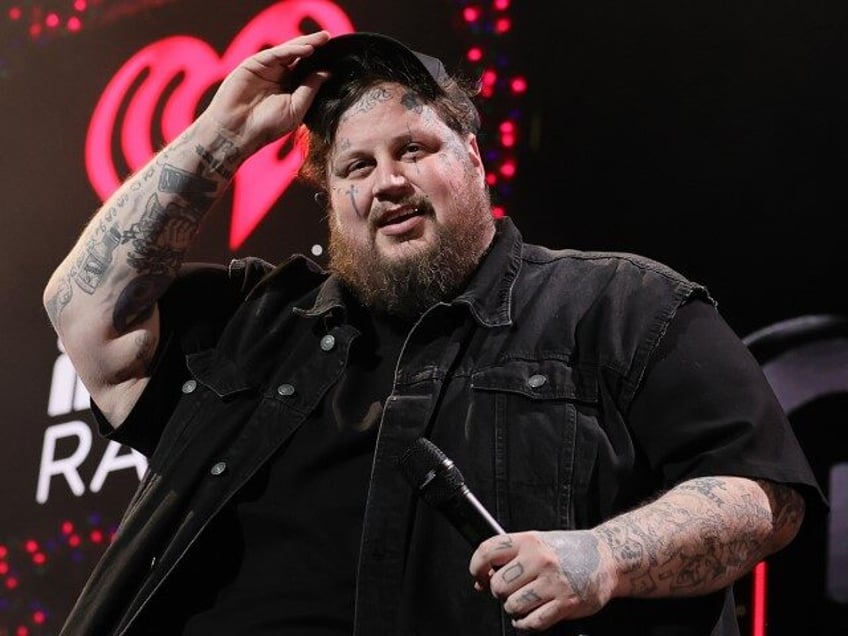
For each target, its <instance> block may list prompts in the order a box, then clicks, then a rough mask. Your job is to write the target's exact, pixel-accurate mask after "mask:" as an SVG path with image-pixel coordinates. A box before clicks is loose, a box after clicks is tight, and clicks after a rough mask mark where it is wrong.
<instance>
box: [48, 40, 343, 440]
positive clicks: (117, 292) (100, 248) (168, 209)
mask: <svg viewBox="0 0 848 636" xmlns="http://www.w3.org/2000/svg"><path fill="white" fill-rule="evenodd" d="M328 39H329V34H328V33H327V32H326V31H319V32H317V33H313V34H310V35H305V36H301V37H298V38H294V39H292V40H290V41H289V42H286V43H284V44H280V45H278V46H276V47H272V48H269V49H266V50H263V51H261V52H259V53H257V54H256V55H254V56H252V57H250V58H248V59H247V60H245V61H244V62H243V63H242V64H240V65H239V66H238V67H237V68H236V69H235V70H234V71H233V72H232V73H230V75H229V76H228V77H227V78H226V79H225V80H224V82H222V84H221V87H220V88H219V89H218V91H217V92H216V94H215V96H214V98H213V99H212V101H211V102H210V105H209V107H208V108H207V109H206V111H205V112H204V113H203V114H202V115H201V116H200V117H198V119H197V120H196V121H195V122H194V123H193V124H192V125H191V126H189V128H188V129H187V130H186V131H185V132H184V133H183V134H182V135H181V136H180V137H179V138H178V139H176V140H175V141H173V142H172V143H170V144H169V145H168V146H166V147H165V148H164V149H163V150H162V151H161V152H160V153H159V154H158V155H157V156H156V157H154V158H153V159H152V160H151V161H150V163H148V165H147V166H145V167H144V168H143V169H142V170H140V171H139V172H138V173H137V174H136V175H134V176H133V177H132V178H130V179H129V180H128V181H127V182H126V183H124V184H123V185H122V186H121V187H120V188H119V189H118V190H117V191H116V192H115V193H114V194H113V195H112V196H111V197H110V198H109V200H107V201H106V202H105V203H104V205H103V207H102V208H101V209H100V210H99V211H98V212H97V213H96V214H95V215H94V217H93V218H92V220H91V221H90V222H89V224H88V226H87V227H86V228H85V230H84V231H83V232H82V235H81V236H80V238H79V240H78V241H77V243H76V245H75V246H74V247H73V249H72V250H71V251H70V253H69V254H68V255H67V256H66V257H65V259H64V260H63V261H62V263H61V264H60V265H59V267H58V268H57V269H56V270H55V272H54V273H53V275H52V276H51V278H50V280H49V281H48V283H47V286H46V288H45V290H44V306H45V309H46V310H47V314H48V316H49V317H50V321H51V322H52V324H53V326H54V328H55V329H56V332H57V334H58V335H59V337H60V338H61V339H62V343H63V345H64V347H65V349H66V351H67V352H68V355H69V356H70V357H71V359H72V360H73V362H74V366H75V368H76V370H77V372H78V374H79V376H80V378H81V379H82V381H83V383H84V384H85V386H86V388H87V389H88V390H89V392H90V393H91V396H92V398H93V399H94V400H95V402H96V403H97V405H98V407H99V408H100V409H101V410H102V411H103V413H104V414H105V415H106V416H107V418H108V419H109V421H110V422H111V423H112V424H113V425H114V426H117V425H119V424H120V423H121V422H122V421H123V419H124V418H125V417H126V415H127V414H128V413H129V411H130V409H131V408H132V406H133V405H134V404H135V402H136V400H137V399H138V397H139V395H140V394H141V392H142V390H143V389H144V387H145V386H146V383H147V373H148V365H149V363H150V361H151V359H152V357H153V355H154V353H155V351H156V347H157V346H158V342H159V314H158V309H157V301H158V299H159V298H160V297H161V295H162V294H163V293H164V292H165V290H166V289H167V288H168V286H169V285H170V284H171V282H172V281H173V280H174V277H175V276H176V273H177V270H178V269H179V267H180V265H181V263H182V261H183V258H184V256H185V253H186V250H187V249H188V248H189V246H190V245H191V241H192V239H193V237H194V235H195V234H196V232H197V230H198V228H199V226H200V223H201V221H202V219H203V218H204V216H205V215H206V213H207V212H208V211H209V210H210V209H211V207H212V206H213V204H214V203H215V202H216V201H217V200H218V199H219V198H220V197H221V195H223V193H224V192H225V191H226V189H227V187H228V186H229V183H230V181H231V179H232V176H233V174H234V173H235V171H236V170H237V169H238V167H239V166H240V165H241V164H242V163H243V162H244V161H245V160H246V159H247V158H248V157H250V156H251V155H252V154H253V153H254V152H255V151H256V150H258V149H259V148H261V147H263V146H264V145H265V144H267V143H269V142H271V141H273V140H275V139H277V138H279V137H281V136H282V135H284V134H286V133H288V132H291V131H292V130H294V129H295V128H296V127H297V126H298V125H299V124H300V122H301V120H302V119H303V115H304V114H305V112H306V110H307V108H308V107H309V105H310V104H311V101H312V99H313V98H314V96H315V93H316V92H317V90H318V88H319V87H320V84H321V82H322V81H323V77H322V76H321V75H319V74H315V75H313V76H311V77H310V78H307V79H306V80H305V81H304V82H303V84H301V85H300V86H298V87H296V88H295V89H294V90H293V91H292V92H291V93H284V92H283V91H282V88H281V85H282V79H283V77H284V76H285V74H286V73H287V72H288V69H289V68H290V65H291V64H292V63H293V62H295V61H296V60H297V59H298V58H300V57H303V56H307V55H311V54H312V52H313V51H314V49H315V47H316V46H320V45H321V44H324V43H325V42H326V41H327V40H328Z"/></svg>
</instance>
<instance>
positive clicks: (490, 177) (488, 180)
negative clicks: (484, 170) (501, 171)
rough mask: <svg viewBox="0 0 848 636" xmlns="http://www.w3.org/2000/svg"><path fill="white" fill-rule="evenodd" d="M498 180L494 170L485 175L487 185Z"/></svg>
mask: <svg viewBox="0 0 848 636" xmlns="http://www.w3.org/2000/svg"><path fill="white" fill-rule="evenodd" d="M497 182H498V176H497V175H496V174H495V173H494V172H490V173H488V174H487V175H486V184H487V185H489V186H494V185H495V184H496V183H497Z"/></svg>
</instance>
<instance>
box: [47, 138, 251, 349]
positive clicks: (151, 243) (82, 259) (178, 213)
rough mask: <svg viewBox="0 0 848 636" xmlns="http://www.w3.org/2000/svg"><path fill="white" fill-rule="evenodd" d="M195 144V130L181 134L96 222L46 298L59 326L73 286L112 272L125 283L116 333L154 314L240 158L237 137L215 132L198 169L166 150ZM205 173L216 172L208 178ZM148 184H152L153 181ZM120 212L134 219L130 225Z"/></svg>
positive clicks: (92, 285) (91, 287) (94, 283)
mask: <svg viewBox="0 0 848 636" xmlns="http://www.w3.org/2000/svg"><path fill="white" fill-rule="evenodd" d="M191 143H192V135H191V134H190V133H189V134H185V135H183V136H182V137H181V138H180V139H179V140H178V141H176V142H175V143H174V144H173V146H172V147H171V148H170V149H168V150H166V151H163V153H161V154H160V155H159V156H158V157H157V158H156V160H155V161H154V162H153V163H151V165H150V166H149V167H148V168H147V169H146V170H145V171H144V172H142V173H139V174H138V175H137V176H136V177H135V179H134V180H133V181H131V182H129V183H128V184H127V186H126V187H125V188H124V189H123V190H122V192H121V194H119V195H118V196H117V197H116V198H115V199H114V200H113V201H112V203H111V204H110V207H109V208H108V209H105V210H104V211H101V213H100V215H99V216H98V217H95V219H94V220H93V221H92V223H91V224H90V226H89V228H88V229H87V232H86V235H85V236H84V237H83V239H82V240H81V242H80V243H79V244H78V245H79V246H78V248H77V253H76V257H75V259H74V260H73V262H72V264H71V266H70V268H69V270H68V272H67V274H66V275H65V276H62V277H59V278H58V279H57V280H58V283H57V285H58V286H57V290H56V293H55V294H54V295H53V297H52V298H50V299H49V300H48V301H47V303H46V304H47V312H48V315H49V316H50V319H51V322H53V324H54V325H57V328H58V324H59V315H60V314H61V312H62V310H63V309H64V308H65V307H66V306H67V305H68V304H69V303H70V302H71V300H72V298H73V295H74V287H78V288H79V289H80V290H82V291H83V292H84V293H85V294H88V295H91V294H94V293H95V292H96V291H97V290H98V289H99V288H100V287H102V286H103V285H104V284H105V283H106V281H108V280H110V277H111V283H110V284H112V285H120V284H121V278H124V279H125V280H126V283H125V285H124V287H123V289H119V290H117V301H116V303H115V308H114V312H113V317H112V323H113V326H114V327H115V329H117V330H118V332H120V333H123V332H125V331H126V330H127V329H128V328H130V327H131V326H132V325H133V324H135V323H137V322H138V321H139V320H143V319H144V318H146V317H148V316H149V315H150V312H151V311H152V310H153V307H154V305H155V302H156V300H157V299H158V298H159V296H160V295H161V294H162V292H163V291H164V289H165V288H166V287H167V286H168V285H169V284H170V282H171V281H172V280H173V277H174V276H175V274H176V272H177V270H178V268H179V266H180V263H181V262H182V259H183V256H184V254H185V252H186V250H187V249H188V247H189V245H190V243H191V240H192V239H193V237H194V235H195V234H196V233H197V230H198V228H199V225H200V221H201V219H202V218H203V216H204V215H205V213H206V212H207V211H208V210H209V208H210V207H211V206H212V203H213V202H214V201H215V199H216V197H217V194H218V192H219V188H220V186H221V184H220V177H224V178H225V179H226V178H229V177H231V176H232V174H233V172H234V171H235V169H236V167H237V165H238V162H239V160H240V158H241V156H242V150H241V149H240V148H239V147H238V146H237V145H236V144H235V143H234V142H232V141H230V140H227V139H226V138H224V137H223V136H221V135H218V137H217V138H216V140H215V141H214V142H213V143H212V144H210V145H209V146H208V147H204V146H201V145H199V144H197V145H195V146H194V150H193V151H194V153H195V154H196V155H198V156H199V157H200V158H201V160H202V161H203V162H204V166H203V167H202V168H201V169H199V171H198V173H197V174H196V173H192V172H188V171H186V170H182V169H180V168H177V167H176V166H174V165H172V164H171V163H170V162H169V156H172V155H173V154H174V153H176V152H177V151H180V152H185V150H183V148H185V149H186V150H189V149H190V148H191V146H190V145H189V144H191ZM189 151H190V150H189ZM204 174H206V175H209V176H210V177H212V176H213V175H217V176H216V177H215V178H208V177H206V176H203V175H204ZM151 184H154V187H153V188H150V187H149V186H150V185H151ZM165 197H167V200H165ZM163 201H165V202H164V203H163ZM139 205H142V206H143V208H142V209H140V210H139V212H140V215H138V212H136V211H135V210H134V208H137V207H138V206H139ZM122 218H123V219H135V220H130V222H129V223H128V225H126V224H124V223H126V222H123V223H122V221H121V219H122ZM124 246H126V250H127V251H126V256H125V259H126V260H125V263H126V265H128V266H129V270H123V273H118V272H119V271H121V270H117V269H115V265H116V263H120V262H121V260H120V259H119V258H117V257H116V254H117V253H118V250H120V249H122V248H123V247H124ZM113 270H114V272H115V273H114V274H113ZM133 272H134V274H133ZM115 276H118V277H119V278H115Z"/></svg>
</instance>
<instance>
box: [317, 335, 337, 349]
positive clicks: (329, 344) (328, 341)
mask: <svg viewBox="0 0 848 636" xmlns="http://www.w3.org/2000/svg"><path fill="white" fill-rule="evenodd" d="M335 346H336V337H335V336H333V335H331V334H327V335H326V336H324V337H323V338H321V350H322V351H332V350H333V347H335Z"/></svg>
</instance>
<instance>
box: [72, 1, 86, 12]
mask: <svg viewBox="0 0 848 636" xmlns="http://www.w3.org/2000/svg"><path fill="white" fill-rule="evenodd" d="M87 8H88V3H87V2H86V1H85V0H76V2H74V9H75V10H76V11H79V12H80V13H82V12H83V11H85V10H86V9H87Z"/></svg>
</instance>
